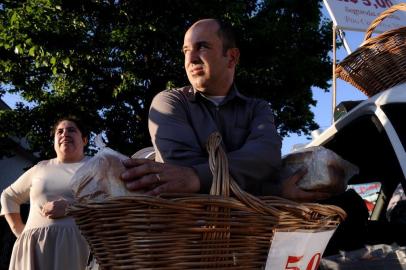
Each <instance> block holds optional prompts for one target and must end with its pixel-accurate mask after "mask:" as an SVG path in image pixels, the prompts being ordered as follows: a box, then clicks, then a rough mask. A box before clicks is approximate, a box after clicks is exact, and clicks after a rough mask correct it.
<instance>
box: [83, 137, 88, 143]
mask: <svg viewBox="0 0 406 270" xmlns="http://www.w3.org/2000/svg"><path fill="white" fill-rule="evenodd" d="M82 139H83V143H84V144H85V145H86V144H87V143H88V142H89V140H88V139H87V137H83V138H82Z"/></svg>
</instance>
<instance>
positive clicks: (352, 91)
mask: <svg viewBox="0 0 406 270" xmlns="http://www.w3.org/2000/svg"><path fill="white" fill-rule="evenodd" d="M322 13H323V15H324V16H326V17H328V18H330V17H329V15H328V12H327V10H326V8H325V7H324V5H323V10H322ZM345 37H346V40H347V42H348V45H349V46H350V48H351V51H354V50H355V49H356V48H358V47H359V45H360V44H361V43H362V41H363V38H364V33H363V32H353V31H345ZM331 55H332V54H331ZM347 55H348V54H347V52H346V50H345V48H344V47H341V48H339V49H337V52H336V57H337V61H338V62H340V61H341V60H343V59H344V58H345V57H346V56H347ZM331 68H332V67H331ZM336 89H337V91H336V104H337V105H338V104H339V103H340V102H341V101H345V100H364V99H366V98H367V97H366V96H365V95H364V94H363V93H362V92H361V91H359V90H357V89H356V88H355V87H353V86H351V85H350V84H349V83H347V82H345V81H343V80H341V79H337V87H336ZM329 90H330V91H329V92H324V90H321V89H318V88H313V89H312V92H313V98H314V99H315V100H316V101H317V104H316V106H311V110H312V112H313V113H314V115H315V118H314V120H315V122H316V123H317V124H318V125H319V126H320V130H321V131H322V130H325V129H326V128H328V127H329V126H330V125H331V124H332V115H333V114H332V87H331V88H330V89H329ZM3 100H4V101H5V102H6V103H7V104H8V105H9V106H10V107H12V108H13V107H15V106H14V105H15V103H16V102H17V101H21V99H20V98H19V96H18V95H10V94H5V95H4V96H3ZM310 141H311V137H310V136H307V135H306V136H305V135H297V134H290V135H289V136H287V137H285V138H284V139H283V142H282V155H286V154H288V153H289V152H291V151H292V149H293V147H294V146H295V145H300V144H307V143H309V142H310Z"/></svg>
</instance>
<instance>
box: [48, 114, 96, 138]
mask: <svg viewBox="0 0 406 270" xmlns="http://www.w3.org/2000/svg"><path fill="white" fill-rule="evenodd" d="M62 121H70V122H73V123H75V125H76V126H77V128H78V129H79V131H80V133H82V138H88V137H89V130H88V129H87V128H86V126H85V125H84V124H83V122H82V121H81V120H80V119H79V118H78V117H77V116H75V115H68V116H64V117H61V118H59V119H58V120H56V122H55V124H54V125H53V126H52V129H51V136H55V132H56V129H57V127H58V125H59V124H60V123H61V122H62Z"/></svg>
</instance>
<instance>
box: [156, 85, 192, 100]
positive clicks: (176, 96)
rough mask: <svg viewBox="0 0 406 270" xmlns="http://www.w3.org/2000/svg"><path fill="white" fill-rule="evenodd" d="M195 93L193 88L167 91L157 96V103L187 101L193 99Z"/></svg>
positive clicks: (185, 87)
mask: <svg viewBox="0 0 406 270" xmlns="http://www.w3.org/2000/svg"><path fill="white" fill-rule="evenodd" d="M193 96H194V92H193V88H192V87H191V86H184V87H181V88H172V89H166V90H163V91H161V92H159V93H158V94H157V95H156V96H155V98H154V99H155V101H180V100H182V101H185V100H189V99H191V98H193Z"/></svg>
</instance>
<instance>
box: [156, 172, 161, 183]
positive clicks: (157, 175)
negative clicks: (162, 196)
mask: <svg viewBox="0 0 406 270" xmlns="http://www.w3.org/2000/svg"><path fill="white" fill-rule="evenodd" d="M155 176H156V182H157V183H159V182H161V176H160V175H159V173H156V174H155Z"/></svg>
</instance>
